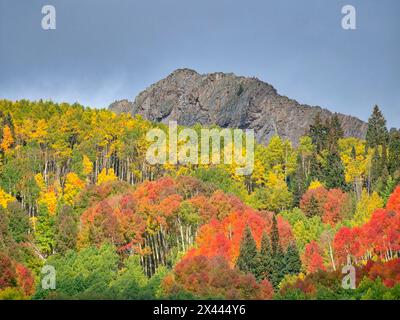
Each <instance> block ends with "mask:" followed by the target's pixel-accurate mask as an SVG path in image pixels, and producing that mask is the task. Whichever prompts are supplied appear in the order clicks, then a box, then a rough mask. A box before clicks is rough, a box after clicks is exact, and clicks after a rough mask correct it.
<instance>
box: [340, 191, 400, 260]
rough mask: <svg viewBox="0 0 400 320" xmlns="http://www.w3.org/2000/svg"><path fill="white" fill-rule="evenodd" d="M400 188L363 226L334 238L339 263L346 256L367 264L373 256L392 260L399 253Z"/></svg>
mask: <svg viewBox="0 0 400 320" xmlns="http://www.w3.org/2000/svg"><path fill="white" fill-rule="evenodd" d="M399 194H400V188H397V189H396V190H395V192H394V193H393V194H392V195H391V197H390V198H389V201H388V204H387V208H386V209H377V210H376V211H375V212H374V213H373V214H372V216H371V219H370V220H369V221H368V222H367V223H366V224H364V225H362V226H360V227H354V228H347V227H344V228H341V229H340V230H339V231H338V232H337V233H336V235H335V239H334V243H333V246H334V249H335V255H336V258H337V260H338V261H339V262H340V263H345V262H346V261H347V255H351V256H352V257H353V258H356V259H364V260H367V259H369V258H371V257H372V256H373V255H378V256H379V257H380V258H381V259H385V260H390V259H393V258H394V257H395V253H396V252H397V251H399V250H400V210H399V200H400V197H399Z"/></svg>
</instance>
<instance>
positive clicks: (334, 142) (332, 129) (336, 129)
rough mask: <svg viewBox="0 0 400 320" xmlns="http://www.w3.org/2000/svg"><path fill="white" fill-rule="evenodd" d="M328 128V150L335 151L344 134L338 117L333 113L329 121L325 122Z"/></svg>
mask: <svg viewBox="0 0 400 320" xmlns="http://www.w3.org/2000/svg"><path fill="white" fill-rule="evenodd" d="M327 127H328V149H329V150H336V149H337V146H338V141H339V139H341V138H343V136H344V132H343V129H342V124H341V122H340V120H339V116H338V114H337V113H335V114H334V115H333V117H332V119H331V120H330V121H327Z"/></svg>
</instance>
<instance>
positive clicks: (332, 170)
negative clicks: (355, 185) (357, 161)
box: [323, 149, 346, 189]
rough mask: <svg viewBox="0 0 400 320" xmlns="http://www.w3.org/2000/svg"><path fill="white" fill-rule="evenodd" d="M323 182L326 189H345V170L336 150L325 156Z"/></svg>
mask: <svg viewBox="0 0 400 320" xmlns="http://www.w3.org/2000/svg"><path fill="white" fill-rule="evenodd" d="M323 181H324V182H325V185H326V187H327V188H328V189H335V188H341V189H345V188H346V180H345V168H344V165H343V162H342V159H341V158H340V155H339V152H338V151H337V149H334V150H332V151H331V152H329V154H328V156H327V159H326V165H325V167H324V179H323Z"/></svg>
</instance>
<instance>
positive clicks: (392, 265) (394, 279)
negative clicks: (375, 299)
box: [368, 258, 400, 288]
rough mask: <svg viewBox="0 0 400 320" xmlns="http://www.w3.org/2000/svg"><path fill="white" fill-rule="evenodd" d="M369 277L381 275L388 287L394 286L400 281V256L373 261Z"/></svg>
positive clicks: (374, 277)
mask: <svg viewBox="0 0 400 320" xmlns="http://www.w3.org/2000/svg"><path fill="white" fill-rule="evenodd" d="M368 277H369V278H370V279H372V280H375V279H376V278H378V277H379V278H381V279H382V282H383V284H384V285H385V286H386V287H389V288H392V287H393V286H395V285H396V284H398V283H400V258H397V259H394V260H390V261H388V262H386V263H382V262H376V263H373V264H372V265H370V266H369V270H368Z"/></svg>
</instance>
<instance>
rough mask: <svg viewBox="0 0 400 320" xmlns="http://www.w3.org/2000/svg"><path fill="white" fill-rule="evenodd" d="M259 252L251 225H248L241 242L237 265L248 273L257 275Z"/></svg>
mask: <svg viewBox="0 0 400 320" xmlns="http://www.w3.org/2000/svg"><path fill="white" fill-rule="evenodd" d="M257 260H258V252H257V246H256V242H255V241H254V238H253V235H252V233H251V230H250V227H249V226H246V228H245V229H244V232H243V236H242V240H241V243H240V253H239V257H238V259H237V261H236V267H237V268H238V269H239V270H242V271H243V272H246V273H252V274H254V275H257V269H258V268H257V267H258V266H257Z"/></svg>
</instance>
